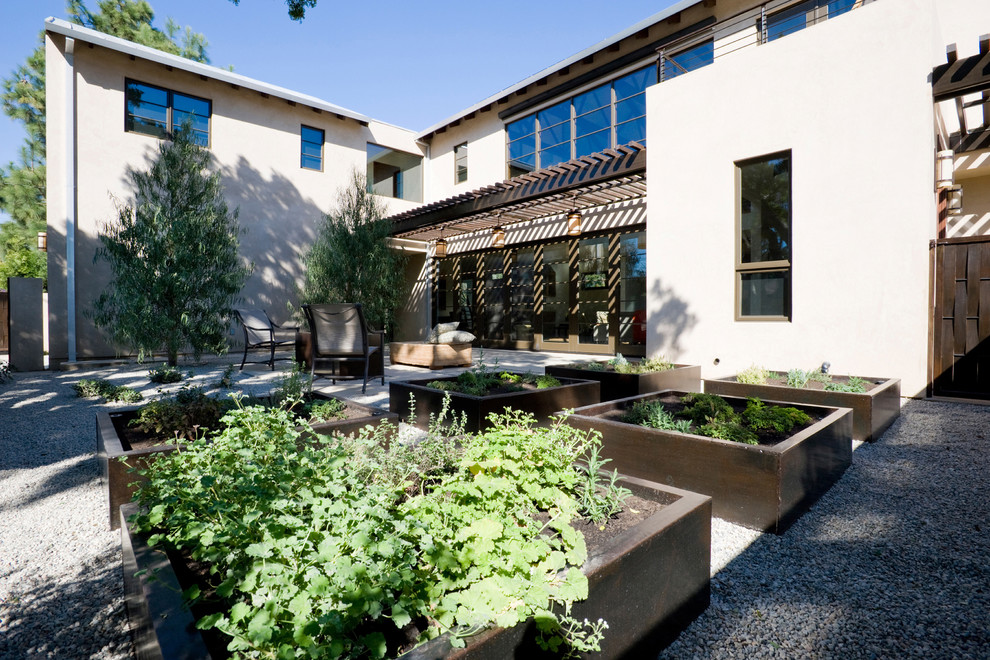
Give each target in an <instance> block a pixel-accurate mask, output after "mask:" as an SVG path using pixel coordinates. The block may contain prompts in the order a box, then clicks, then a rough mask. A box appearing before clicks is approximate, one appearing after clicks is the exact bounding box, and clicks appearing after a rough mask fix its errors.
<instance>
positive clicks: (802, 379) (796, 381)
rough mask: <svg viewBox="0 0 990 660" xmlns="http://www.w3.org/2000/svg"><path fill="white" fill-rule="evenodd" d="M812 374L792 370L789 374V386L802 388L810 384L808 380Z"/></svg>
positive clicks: (800, 370)
mask: <svg viewBox="0 0 990 660" xmlns="http://www.w3.org/2000/svg"><path fill="white" fill-rule="evenodd" d="M811 373H812V372H809V371H804V370H802V369H791V370H790V371H788V372H787V386H788V387H796V388H799V389H800V388H802V387H804V386H805V385H807V384H808V380H809V379H810V378H811Z"/></svg>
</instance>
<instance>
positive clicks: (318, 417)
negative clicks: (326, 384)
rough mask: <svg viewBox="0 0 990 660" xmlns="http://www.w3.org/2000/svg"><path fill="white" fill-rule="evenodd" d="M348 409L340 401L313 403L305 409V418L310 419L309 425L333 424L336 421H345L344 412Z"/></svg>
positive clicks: (331, 400)
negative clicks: (319, 423)
mask: <svg viewBox="0 0 990 660" xmlns="http://www.w3.org/2000/svg"><path fill="white" fill-rule="evenodd" d="M346 409H347V404H345V403H344V402H343V401H341V400H340V399H330V400H328V401H313V402H310V403H308V404H306V405H305V406H304V408H303V410H304V414H305V416H307V417H309V423H310V424H315V423H318V422H332V421H333V420H335V419H344V411H345V410H346Z"/></svg>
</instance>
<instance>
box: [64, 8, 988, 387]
mask: <svg viewBox="0 0 990 660" xmlns="http://www.w3.org/2000/svg"><path fill="white" fill-rule="evenodd" d="M987 32H990V4H988V3H986V2H983V1H982V0H874V1H872V2H871V1H869V0H799V1H794V0H775V1H772V2H765V3H756V2H753V1H752V0H683V1H681V2H679V3H676V4H674V5H673V6H671V7H669V8H667V9H666V10H664V11H662V12H660V13H658V14H656V15H654V16H651V17H650V18H648V19H646V20H644V21H642V22H640V23H638V24H636V25H633V26H631V27H629V28H628V29H626V30H624V31H622V32H620V33H619V34H617V35H615V36H613V37H611V38H609V39H607V40H605V41H603V42H601V43H599V44H595V45H594V46H592V47H590V48H587V49H585V50H582V51H580V52H578V53H577V54H575V55H574V56H572V57H570V58H568V59H566V60H564V61H562V62H559V63H557V64H555V65H553V66H552V67H550V68H547V69H544V70H543V71H540V72H539V73H537V74H535V75H533V76H531V77H529V78H527V79H526V80H523V81H521V82H519V83H518V84H516V85H514V86H511V87H509V88H507V89H505V90H503V91H501V92H499V93H497V94H495V95H493V96H491V97H489V98H487V99H485V100H483V101H481V102H479V103H477V104H475V105H473V106H471V107H469V108H465V109H463V110H461V111H460V112H458V113H456V114H454V115H451V116H449V117H448V118H446V119H443V120H442V121H439V122H438V123H437V124H435V125H433V126H431V127H429V128H428V129H426V130H423V131H420V132H413V131H409V130H405V129H402V128H398V127H395V126H390V125H387V124H384V123H381V122H377V121H375V120H374V119H371V118H368V117H365V116H363V115H361V114H359V113H356V112H352V111H349V110H346V109H344V108H342V107H339V106H336V105H334V104H331V103H328V102H326V101H322V100H320V99H316V98H312V97H308V96H305V95H302V94H298V93H295V92H292V91H290V90H285V89H281V88H278V87H274V86H271V85H267V84H265V83H262V82H259V81H256V80H251V79H248V78H245V77H243V76H239V75H237V74H233V73H230V72H228V71H225V70H222V69H217V68H214V67H210V66H205V65H201V64H197V63H194V62H190V61H188V60H183V59H181V58H177V57H174V56H171V55H167V54H164V53H161V52H159V51H155V50H152V49H149V48H145V47H142V46H138V45H135V44H133V43H129V42H126V41H122V40H120V39H116V38H113V37H109V36H107V35H103V34H100V33H97V32H94V31H92V30H88V29H85V28H81V27H79V26H74V25H71V24H68V23H65V22H63V21H60V20H56V19H49V20H48V21H47V22H46V43H47V47H46V48H47V67H48V68H47V70H48V97H47V101H48V113H49V114H48V162H49V166H48V193H49V208H48V225H49V228H48V232H49V239H48V241H49V289H50V292H49V296H50V298H49V310H50V311H49V323H50V332H51V348H50V351H51V357H52V360H53V361H54V362H59V361H65V360H69V361H75V360H84V359H90V358H97V357H105V356H111V355H113V354H114V349H113V347H110V346H108V345H107V344H106V343H105V341H104V340H103V338H102V336H101V335H100V333H99V332H98V331H97V330H96V329H95V328H93V327H92V325H91V324H90V323H89V321H88V320H87V319H86V318H85V316H84V315H83V311H84V310H85V309H86V307H87V305H89V304H90V302H91V300H92V299H93V298H94V297H95V296H96V295H98V293H99V291H100V290H101V289H102V288H103V286H104V285H105V283H106V281H107V273H106V272H105V271H103V270H101V269H99V268H96V267H94V265H93V260H92V255H93V252H94V250H95V249H96V247H97V245H98V239H97V230H98V226H99V223H100V222H102V221H105V220H107V219H108V218H110V217H112V214H113V211H114V206H113V199H112V198H113V197H114V196H116V197H118V198H121V199H127V198H128V196H129V194H130V191H128V190H127V189H126V183H125V178H124V172H125V171H126V169H127V168H128V167H140V166H141V165H142V163H144V162H145V160H146V159H147V158H148V156H149V154H151V153H152V152H153V150H154V147H155V145H156V142H157V140H158V139H159V135H160V134H161V131H162V130H163V129H167V128H168V127H169V126H170V122H171V123H174V122H176V121H177V120H179V119H181V118H182V117H185V116H193V117H194V118H195V123H196V125H197V126H198V127H199V129H200V130H201V139H202V141H203V144H205V145H206V146H208V147H209V149H210V150H211V151H212V153H213V154H214V156H215V160H216V163H217V166H218V167H219V168H220V171H221V173H222V176H223V181H224V186H225V191H226V193H227V196H228V202H229V204H230V205H231V206H232V207H233V206H237V207H239V208H240V220H241V223H242V224H243V225H244V226H245V227H246V228H247V230H248V232H247V234H246V236H245V238H244V241H243V253H244V257H245V258H246V259H248V260H250V261H253V262H254V263H255V264H256V272H255V275H254V276H252V279H251V280H250V282H249V283H248V285H247V287H246V288H245V291H244V296H245V298H246V299H247V300H248V301H249V302H251V303H253V304H257V305H258V306H262V307H267V308H269V309H273V310H279V309H284V304H285V302H286V301H287V300H292V299H293V296H294V293H293V291H294V287H293V283H294V282H297V281H299V279H300V276H301V272H300V269H301V261H300V256H301V255H302V254H303V253H304V252H305V250H306V248H307V246H308V245H309V244H310V243H311V242H312V239H313V237H314V233H315V227H316V224H317V221H318V220H319V217H320V214H321V213H322V212H324V211H325V210H327V209H328V208H329V207H330V205H331V204H332V201H333V200H332V195H333V192H334V191H335V190H336V188H338V187H339V186H341V185H343V184H344V183H345V182H346V180H347V178H348V177H349V173H350V172H351V171H352V169H353V168H355V167H357V168H359V169H362V170H365V171H367V172H368V177H369V185H370V186H371V187H372V190H373V191H374V192H375V193H376V194H378V195H380V196H381V197H382V199H384V200H385V201H386V202H387V203H388V205H389V209H390V212H391V213H393V215H392V220H393V222H394V244H395V246H396V249H403V250H407V251H408V252H409V253H410V255H411V257H412V258H411V259H410V261H409V270H408V273H407V279H408V282H407V285H408V289H409V291H410V296H409V298H408V303H407V305H406V308H405V309H404V310H403V312H402V317H401V322H400V327H399V329H398V331H397V335H398V338H400V339H419V338H423V337H425V334H426V332H427V331H428V329H429V327H430V326H431V325H432V324H434V323H436V322H438V321H443V320H458V321H460V322H461V324H462V327H464V328H465V329H468V330H470V331H471V332H473V333H474V334H475V335H477V337H478V341H479V343H481V344H482V345H484V346H498V347H505V348H516V349H520V350H541V351H573V352H582V353H602V354H613V353H616V352H621V353H623V354H624V355H656V354H661V353H662V354H665V355H666V356H668V357H670V358H673V359H675V360H677V361H678V362H688V363H695V364H701V365H702V367H703V375H704V376H705V377H719V376H723V375H729V374H732V373H735V372H736V371H738V370H739V369H742V368H745V367H747V366H749V365H751V364H754V363H755V364H761V365H764V366H767V367H769V368H774V369H787V368H790V367H801V368H809V367H813V366H816V365H819V364H821V363H822V362H824V361H828V362H830V363H831V364H832V367H833V371H834V372H837V373H858V374H861V375H875V376H895V377H900V378H901V379H902V392H904V393H905V394H907V395H924V394H926V393H934V394H950V395H962V396H978V397H990V350H988V349H987V348H986V346H987V345H990V341H987V337H988V336H990V275H988V273H990V238H988V236H990V158H987V156H988V155H990V149H987V148H986V147H988V146H990V139H988V136H990V132H988V123H987V120H986V117H990V112H987V109H988V108H990V102H988V101H987V100H986V99H987V97H986V92H985V91H984V90H988V89H990V54H988V50H990V45H988V40H987V38H986V37H982V35H984V34H986V33H987ZM981 37H982V38H981ZM352 101H354V102H355V103H357V104H359V103H360V100H359V99H354V100H352ZM950 152H951V153H950ZM937 155H940V158H937ZM937 163H938V164H940V165H941V167H940V168H936V164H937ZM959 189H961V191H962V205H961V208H959V204H958V198H959V195H958V193H957V192H956V191H958V190H959ZM950 207H952V211H951V214H950ZM960 246H962V247H960ZM981 282H982V284H981Z"/></svg>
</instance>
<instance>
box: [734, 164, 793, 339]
mask: <svg viewBox="0 0 990 660" xmlns="http://www.w3.org/2000/svg"><path fill="white" fill-rule="evenodd" d="M736 172H737V189H738V190H739V207H738V209H737V215H738V233H737V254H736V300H737V309H738V315H737V318H739V319H757V320H790V317H791V154H790V152H784V153H780V154H774V155H771V156H765V157H762V158H759V159H755V160H751V161H745V162H742V163H737V164H736Z"/></svg>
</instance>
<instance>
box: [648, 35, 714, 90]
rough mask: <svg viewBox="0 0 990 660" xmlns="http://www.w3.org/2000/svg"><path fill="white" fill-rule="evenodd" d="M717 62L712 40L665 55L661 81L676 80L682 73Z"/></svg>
mask: <svg viewBox="0 0 990 660" xmlns="http://www.w3.org/2000/svg"><path fill="white" fill-rule="evenodd" d="M714 61H715V42H714V41H713V40H711V39H709V40H708V41H705V42H702V43H700V44H698V45H697V46H692V47H691V48H686V49H684V50H682V51H679V52H676V53H672V54H669V55H667V54H665V55H664V58H663V69H661V71H662V75H661V77H660V79H661V81H663V80H670V79H671V78H676V77H677V76H679V75H681V74H682V73H687V72H688V71H694V70H695V69H700V68H701V67H703V66H707V65H709V64H711V63H712V62H714Z"/></svg>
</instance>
